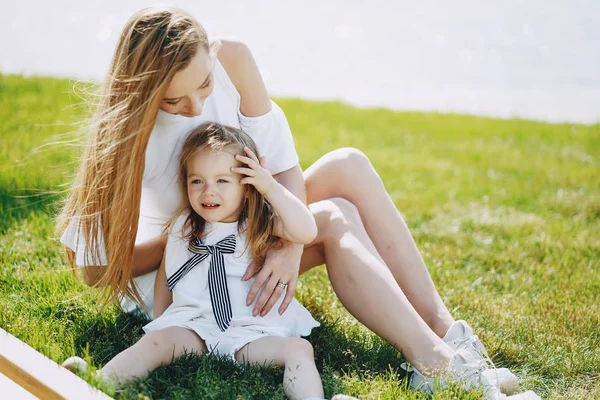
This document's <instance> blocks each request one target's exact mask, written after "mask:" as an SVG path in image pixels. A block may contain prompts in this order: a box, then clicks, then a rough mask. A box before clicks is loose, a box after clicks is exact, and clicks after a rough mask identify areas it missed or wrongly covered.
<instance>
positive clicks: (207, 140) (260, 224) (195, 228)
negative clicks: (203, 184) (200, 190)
mask: <svg viewBox="0 0 600 400" xmlns="http://www.w3.org/2000/svg"><path fill="white" fill-rule="evenodd" d="M244 147H247V148H249V149H250V150H252V152H253V153H254V154H256V156H257V157H258V158H259V159H260V154H259V153H258V148H257V147H256V144H255V143H254V141H253V140H252V138H251V137H250V136H248V135H247V134H246V133H244V132H243V131H242V130H240V129H236V128H232V127H229V126H224V125H221V124H218V123H215V122H207V123H204V124H202V125H200V126H198V127H197V128H196V129H194V130H193V131H192V132H191V133H190V134H189V136H188V137H187V139H186V140H185V142H184V144H183V148H182V150H181V156H180V161H179V190H180V191H181V198H182V199H185V200H184V201H183V202H182V205H181V207H180V209H179V210H178V212H177V213H176V214H175V217H174V218H173V220H172V221H173V222H174V220H175V219H177V217H178V216H179V215H181V214H182V213H184V212H187V213H188V218H187V220H186V223H185V224H184V231H187V232H188V234H187V236H186V239H188V240H191V239H192V238H194V237H198V238H202V237H203V236H204V234H205V232H204V227H205V224H206V221H205V220H204V218H202V217H201V216H200V215H198V213H196V212H195V211H194V209H193V208H192V207H191V206H190V204H189V200H188V195H187V171H188V168H187V165H188V162H189V161H190V159H191V158H192V157H194V156H195V155H196V153H197V152H198V151H200V150H202V149H206V148H209V149H211V150H212V151H215V152H221V151H227V152H229V153H231V154H233V155H241V156H246V152H245V151H244ZM239 213H240V214H239V218H238V232H239V233H242V232H245V234H246V240H247V249H246V250H249V253H250V256H251V257H252V258H254V259H255V260H257V262H258V265H262V264H263V262H264V260H265V257H266V255H267V250H268V249H269V248H270V247H271V246H272V245H273V244H275V243H276V242H277V241H278V238H277V237H276V236H273V227H274V218H273V216H274V212H273V208H272V207H271V205H270V204H269V202H268V201H267V200H266V198H265V197H264V196H263V195H262V194H261V193H260V192H259V191H258V190H256V188H255V187H254V186H252V185H245V193H244V200H243V202H242V204H241V205H240V209H239ZM188 228H190V229H188Z"/></svg>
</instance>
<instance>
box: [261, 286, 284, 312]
mask: <svg viewBox="0 0 600 400" xmlns="http://www.w3.org/2000/svg"><path fill="white" fill-rule="evenodd" d="M283 290H284V289H283V288H282V287H281V286H279V285H277V284H276V285H275V289H274V290H273V293H272V294H271V297H269V300H268V301H267V304H265V306H264V307H263V309H262V311H261V312H260V316H261V317H264V316H265V315H267V314H268V313H270V312H271V309H272V308H273V306H274V305H275V303H277V300H279V298H280V297H281V295H282V294H283Z"/></svg>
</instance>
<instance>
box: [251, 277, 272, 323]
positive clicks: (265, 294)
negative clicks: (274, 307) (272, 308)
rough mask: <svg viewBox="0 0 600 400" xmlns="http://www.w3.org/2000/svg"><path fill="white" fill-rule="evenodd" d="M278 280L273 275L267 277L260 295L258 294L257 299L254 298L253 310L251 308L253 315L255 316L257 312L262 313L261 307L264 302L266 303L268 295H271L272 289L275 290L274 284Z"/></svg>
mask: <svg viewBox="0 0 600 400" xmlns="http://www.w3.org/2000/svg"><path fill="white" fill-rule="evenodd" d="M278 281H279V279H277V278H274V277H273V275H271V276H270V277H269V279H268V280H267V282H266V283H265V285H264V287H263V290H262V291H261V292H260V296H258V300H256V304H254V310H252V315H253V316H255V317H256V316H257V315H258V314H261V313H262V311H263V308H264V306H265V304H267V301H268V300H269V297H271V295H272V294H273V291H274V290H275V285H277V282H278ZM261 316H262V315H261Z"/></svg>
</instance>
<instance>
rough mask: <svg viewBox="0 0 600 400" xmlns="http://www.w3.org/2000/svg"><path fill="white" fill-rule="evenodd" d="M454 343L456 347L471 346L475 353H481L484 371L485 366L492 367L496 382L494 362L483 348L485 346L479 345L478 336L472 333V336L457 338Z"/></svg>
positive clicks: (497, 380)
mask: <svg viewBox="0 0 600 400" xmlns="http://www.w3.org/2000/svg"><path fill="white" fill-rule="evenodd" d="M456 343H457V349H468V348H472V349H474V350H475V351H476V352H477V353H479V354H481V356H482V358H483V360H482V361H483V362H485V364H484V367H485V368H484V371H485V369H486V368H488V369H492V370H493V371H494V375H495V376H496V382H499V378H498V372H497V371H496V366H495V365H494V362H493V361H492V359H491V358H490V356H489V354H488V352H487V350H486V349H485V347H483V346H482V345H481V342H480V341H479V337H478V336H477V335H472V336H470V337H468V338H464V339H459V340H457V341H456ZM482 372H483V371H482Z"/></svg>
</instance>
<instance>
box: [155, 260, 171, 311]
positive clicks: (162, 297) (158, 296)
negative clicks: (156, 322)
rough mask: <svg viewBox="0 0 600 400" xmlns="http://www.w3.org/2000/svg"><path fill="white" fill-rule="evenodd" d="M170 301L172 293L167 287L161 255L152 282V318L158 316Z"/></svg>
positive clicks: (163, 261)
mask: <svg viewBox="0 0 600 400" xmlns="http://www.w3.org/2000/svg"><path fill="white" fill-rule="evenodd" d="M172 302H173V293H171V291H169V288H168V287H167V272H166V268H165V257H164V256H163V259H162V261H161V263H160V266H159V267H158V273H157V274H156V281H155V282H154V319H156V318H158V317H160V316H161V315H162V314H163V313H164V312H165V310H166V309H167V308H168V307H169V306H170V305H171V303H172Z"/></svg>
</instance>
